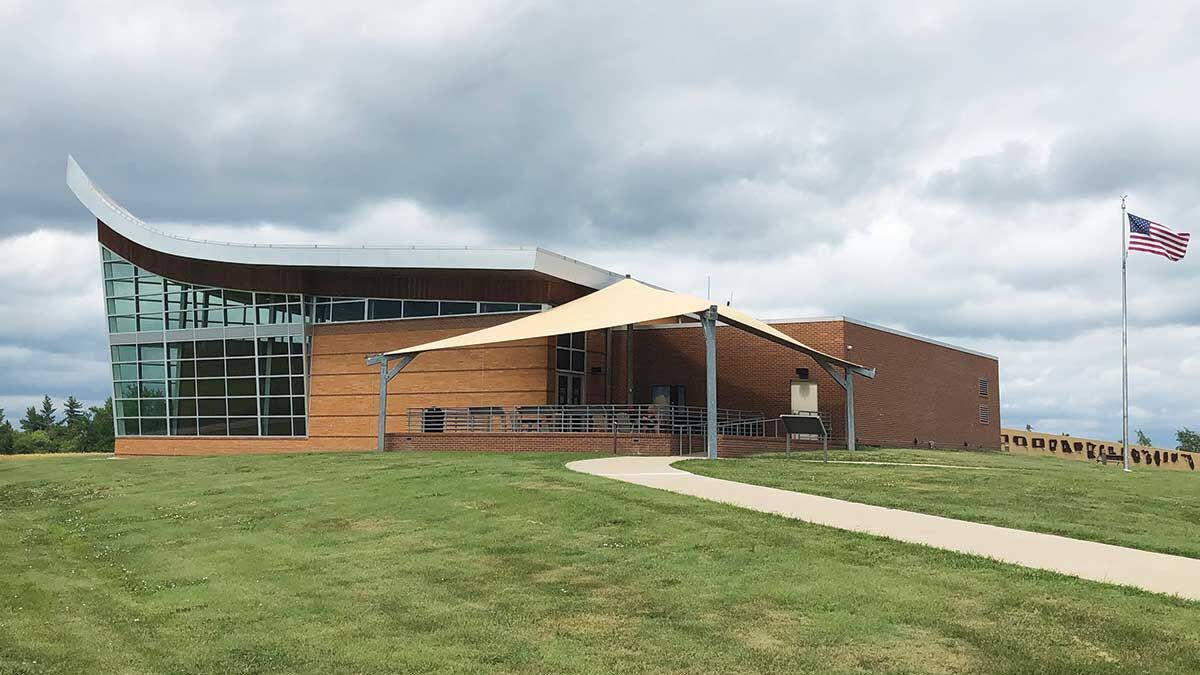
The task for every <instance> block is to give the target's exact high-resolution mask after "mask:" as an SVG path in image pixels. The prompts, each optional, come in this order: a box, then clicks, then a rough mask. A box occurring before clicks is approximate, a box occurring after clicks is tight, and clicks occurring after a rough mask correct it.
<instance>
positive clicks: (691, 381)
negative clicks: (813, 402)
mask: <svg viewBox="0 0 1200 675" xmlns="http://www.w3.org/2000/svg"><path fill="white" fill-rule="evenodd" d="M775 328H777V329H779V330H781V331H782V332H784V333H786V334H787V335H790V336H791V337H794V338H796V339H797V340H800V341H801V342H803V343H805V344H807V345H809V346H810V347H812V348H814V349H818V350H821V351H823V352H825V353H828V354H834V355H840V354H841V353H842V322H840V321H822V322H814V323H797V324H788V325H777V326H775ZM614 335H615V334H614ZM621 336H622V343H621V344H622V345H623V344H624V343H623V338H624V333H623V332H622V333H621ZM633 346H634V355H633V361H634V364H635V372H634V386H635V399H636V402H637V403H648V402H649V401H650V387H651V386H653V385H658V384H682V385H684V386H685V387H686V389H687V403H688V405H693V406H703V405H704V404H705V395H706V394H705V389H706V387H705V374H704V331H703V330H702V329H701V328H700V327H699V326H698V325H696V326H694V327H693V326H678V327H670V328H643V329H638V330H635V331H634V337H633ZM613 351H614V361H615V362H616V363H617V365H618V371H617V372H620V373H622V374H623V370H624V359H623V356H624V352H623V347H622V348H621V349H618V348H617V345H616V342H615V341H614V348H613ZM796 368H808V369H809V377H810V379H811V380H814V381H816V382H817V388H818V391H819V392H820V393H819V401H818V404H819V405H818V407H819V408H820V410H821V411H822V412H827V413H830V416H831V417H832V423H833V429H832V431H831V436H832V437H833V438H836V439H840V440H842V441H843V442H844V439H845V437H846V430H845V413H844V410H845V408H844V401H845V396H844V395H843V393H842V389H841V387H839V386H838V385H837V384H836V383H835V382H834V381H833V379H832V378H830V377H829V375H828V374H827V373H826V372H825V371H823V370H821V368H820V366H818V365H817V364H816V362H815V361H813V360H812V359H811V358H810V357H808V356H805V355H804V354H801V353H799V352H796V351H794V350H791V349H788V348H787V347H783V346H781V345H777V344H775V343H773V342H768V341H766V340H764V339H762V338H760V337H757V336H754V335H751V334H749V333H747V332H745V331H743V330H740V329H738V328H734V327H732V326H718V327H717V406H718V407H721V408H732V409H737V410H756V411H760V412H763V413H765V414H766V415H767V416H768V417H778V416H779V415H782V414H784V413H788V412H791V404H792V392H791V381H792V380H793V379H794V378H795V373H796ZM616 379H619V380H620V382H621V384H620V386H621V387H622V388H623V387H624V378H623V377H621V378H616ZM622 394H623V391H622Z"/></svg>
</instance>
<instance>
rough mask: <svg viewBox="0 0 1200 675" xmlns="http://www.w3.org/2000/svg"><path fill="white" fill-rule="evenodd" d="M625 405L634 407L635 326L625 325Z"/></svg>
mask: <svg viewBox="0 0 1200 675" xmlns="http://www.w3.org/2000/svg"><path fill="white" fill-rule="evenodd" d="M625 404H626V405H633V324H631V323H629V324H625Z"/></svg>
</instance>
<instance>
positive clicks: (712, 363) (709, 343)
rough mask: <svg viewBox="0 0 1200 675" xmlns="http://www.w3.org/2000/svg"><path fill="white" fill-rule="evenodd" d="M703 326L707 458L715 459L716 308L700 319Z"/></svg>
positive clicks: (709, 310)
mask: <svg viewBox="0 0 1200 675" xmlns="http://www.w3.org/2000/svg"><path fill="white" fill-rule="evenodd" d="M700 323H701V325H703V326H704V371H705V373H704V377H705V387H704V393H705V398H706V399H707V404H708V408H707V415H706V417H707V420H706V421H707V423H708V433H707V437H708V439H707V443H706V446H707V447H708V458H709V459H716V458H717V306H716V305H712V306H711V307H709V308H708V311H706V312H705V313H704V316H702V317H701V318H700Z"/></svg>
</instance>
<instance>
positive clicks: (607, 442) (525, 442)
mask: <svg viewBox="0 0 1200 675" xmlns="http://www.w3.org/2000/svg"><path fill="white" fill-rule="evenodd" d="M677 444H678V439H677V438H675V437H673V436H671V435H669V434H646V435H641V436H613V435H612V434H591V433H563V434H555V433H502V432H501V433H461V434H460V433H419V432H414V433H404V434H389V435H388V437H387V449H388V450H450V451H460V450H461V451H466V452H586V453H597V454H605V453H607V454H617V455H656V456H666V455H672V454H677V453H678V451H679V450H678V445H677Z"/></svg>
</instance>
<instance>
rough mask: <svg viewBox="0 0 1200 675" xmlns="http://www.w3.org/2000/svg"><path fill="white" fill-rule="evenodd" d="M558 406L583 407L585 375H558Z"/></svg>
mask: <svg viewBox="0 0 1200 675" xmlns="http://www.w3.org/2000/svg"><path fill="white" fill-rule="evenodd" d="M558 404H559V405H583V375H572V374H569V373H559V374H558Z"/></svg>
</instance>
